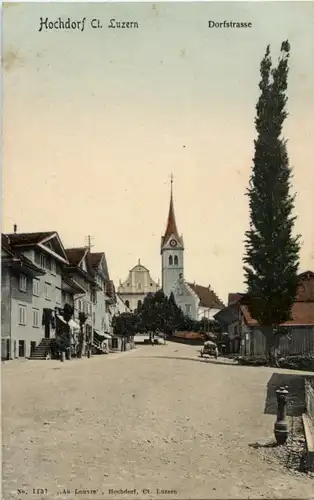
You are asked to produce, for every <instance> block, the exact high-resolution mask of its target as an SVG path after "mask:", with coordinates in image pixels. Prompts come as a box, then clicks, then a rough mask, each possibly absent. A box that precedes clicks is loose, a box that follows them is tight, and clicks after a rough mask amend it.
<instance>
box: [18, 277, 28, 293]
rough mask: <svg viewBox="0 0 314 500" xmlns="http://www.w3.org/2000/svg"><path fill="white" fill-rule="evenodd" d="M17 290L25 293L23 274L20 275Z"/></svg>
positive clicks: (25, 280) (25, 281)
mask: <svg viewBox="0 0 314 500" xmlns="http://www.w3.org/2000/svg"><path fill="white" fill-rule="evenodd" d="M19 289H20V290H21V292H26V291H27V278H26V276H25V274H20V283H19Z"/></svg>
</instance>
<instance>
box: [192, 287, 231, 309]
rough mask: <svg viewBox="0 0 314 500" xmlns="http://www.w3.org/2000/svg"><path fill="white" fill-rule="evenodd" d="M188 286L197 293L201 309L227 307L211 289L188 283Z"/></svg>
mask: <svg viewBox="0 0 314 500" xmlns="http://www.w3.org/2000/svg"><path fill="white" fill-rule="evenodd" d="M188 286H189V287H190V288H192V290H193V292H194V293H196V295H197V296H198V298H199V299H200V306H201V307H212V308H215V309H222V308H223V307H225V306H224V304H223V302H222V301H221V300H220V299H219V297H218V296H217V295H216V294H215V292H214V291H213V290H212V289H211V288H210V287H206V286H201V285H196V284H195V283H188Z"/></svg>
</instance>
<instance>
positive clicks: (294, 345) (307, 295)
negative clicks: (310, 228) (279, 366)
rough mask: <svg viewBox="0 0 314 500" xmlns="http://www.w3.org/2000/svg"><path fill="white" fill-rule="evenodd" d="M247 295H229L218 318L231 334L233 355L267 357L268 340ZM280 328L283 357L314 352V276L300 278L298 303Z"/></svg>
mask: <svg viewBox="0 0 314 500" xmlns="http://www.w3.org/2000/svg"><path fill="white" fill-rule="evenodd" d="M248 300H249V296H248V295H246V294H239V293H238V294H229V303H228V306H227V307H226V308H224V309H222V310H221V311H220V312H219V313H218V314H216V316H215V319H217V321H219V323H220V324H221V325H222V326H223V327H224V328H225V330H226V332H227V333H228V335H229V343H230V348H229V350H230V352H233V353H236V354H238V353H239V354H241V355H243V356H249V355H260V354H261V355H263V354H265V337H264V335H263V333H262V330H261V328H260V326H259V324H258V323H257V321H256V320H255V319H254V318H252V316H251V314H250V311H249V308H248V305H247V301H248ZM280 327H283V328H285V330H286V335H283V336H282V337H281V338H280V344H279V352H280V353H281V354H306V353H311V352H314V273H313V272H312V271H306V272H304V273H301V274H300V275H299V285H298V291H297V295H296V300H295V302H294V304H293V306H292V310H291V319H290V320H289V321H286V322H285V323H283V324H282V325H280Z"/></svg>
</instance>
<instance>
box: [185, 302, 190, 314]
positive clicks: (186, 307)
mask: <svg viewBox="0 0 314 500" xmlns="http://www.w3.org/2000/svg"><path fill="white" fill-rule="evenodd" d="M185 312H186V314H191V304H185Z"/></svg>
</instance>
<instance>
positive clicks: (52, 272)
mask: <svg viewBox="0 0 314 500" xmlns="http://www.w3.org/2000/svg"><path fill="white" fill-rule="evenodd" d="M51 274H57V266H56V261H55V260H54V259H51Z"/></svg>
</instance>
